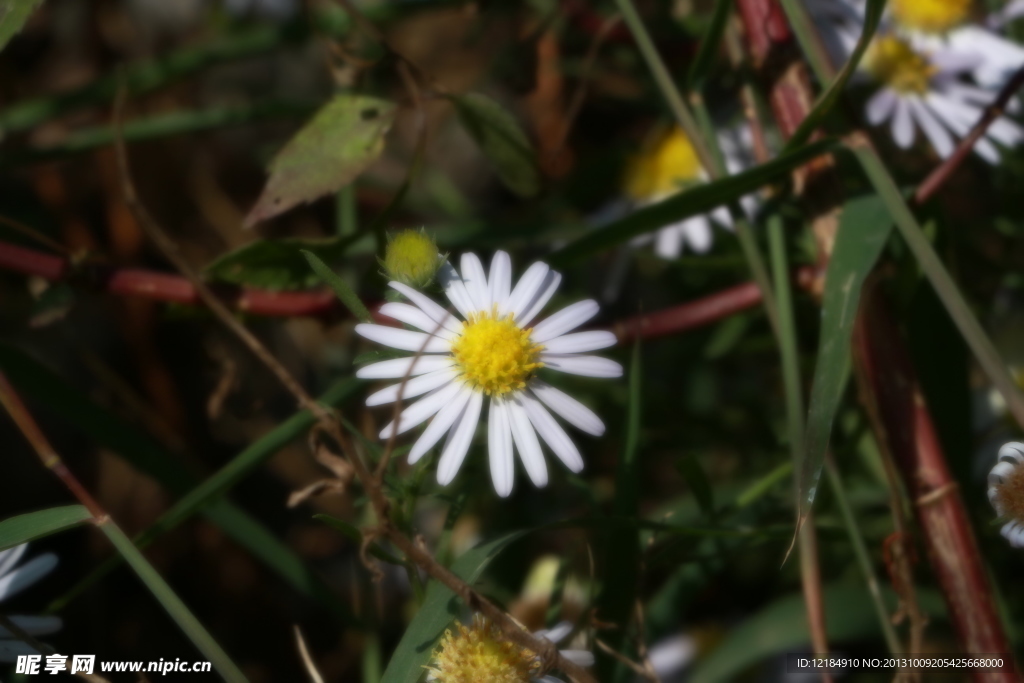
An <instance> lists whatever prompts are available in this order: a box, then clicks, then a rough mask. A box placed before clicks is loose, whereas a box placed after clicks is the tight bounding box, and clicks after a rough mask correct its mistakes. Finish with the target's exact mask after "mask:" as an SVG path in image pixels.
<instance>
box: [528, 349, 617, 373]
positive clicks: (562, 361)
mask: <svg viewBox="0 0 1024 683" xmlns="http://www.w3.org/2000/svg"><path fill="white" fill-rule="evenodd" d="M540 359H541V361H542V362H543V363H544V366H545V367H548V368H551V369H552V370H557V371H559V372H565V373H567V374H570V375H583V376H584V377H606V378H614V377H622V366H621V365H619V364H618V363H616V362H615V361H613V360H612V359H610V358H602V357H601V356H558V355H555V354H547V353H542V354H540Z"/></svg>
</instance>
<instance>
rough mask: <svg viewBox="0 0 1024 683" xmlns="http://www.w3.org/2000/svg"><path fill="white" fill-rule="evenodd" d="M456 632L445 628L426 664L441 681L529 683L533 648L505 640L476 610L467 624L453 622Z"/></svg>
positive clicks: (448, 682) (451, 682)
mask: <svg viewBox="0 0 1024 683" xmlns="http://www.w3.org/2000/svg"><path fill="white" fill-rule="evenodd" d="M455 626H456V627H457V629H458V633H455V634H453V633H452V631H451V630H447V631H445V632H444V637H443V638H442V639H441V643H440V644H439V645H438V648H437V650H435V651H434V659H433V661H432V662H431V664H432V666H428V667H426V669H427V671H429V672H430V673H432V674H433V675H434V679H435V680H437V681H440V682H441V683H484V682H485V681H486V683H529V682H530V676H531V674H533V673H535V672H536V669H537V658H536V657H535V656H534V654H533V652H531V651H529V650H527V649H525V648H522V647H520V646H518V645H516V644H515V643H512V642H509V641H508V640H506V639H505V638H504V637H503V636H502V634H501V631H499V630H498V629H497V627H495V626H494V625H493V624H491V623H490V622H489V621H487V620H486V619H484V618H483V617H482V616H480V615H479V614H478V615H476V617H475V618H474V619H473V625H472V627H470V628H467V627H465V626H463V625H462V624H460V623H456V624H455Z"/></svg>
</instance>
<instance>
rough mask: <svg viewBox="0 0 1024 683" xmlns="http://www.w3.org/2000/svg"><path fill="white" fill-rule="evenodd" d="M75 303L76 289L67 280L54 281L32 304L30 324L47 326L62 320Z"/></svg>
mask: <svg viewBox="0 0 1024 683" xmlns="http://www.w3.org/2000/svg"><path fill="white" fill-rule="evenodd" d="M74 305H75V289H74V287H72V286H71V285H69V284H68V283H66V282H53V283H50V285H49V286H48V287H47V288H46V289H45V290H44V291H43V293H42V294H40V295H39V298H38V299H36V301H35V303H34V304H32V312H31V314H30V316H29V321H28V326H29V327H32V328H39V327H46V326H47V325H50V324H52V323H55V322H57V321H59V320H62V319H63V318H64V316H66V315H67V314H68V312H70V311H71V308H72V307H73V306H74Z"/></svg>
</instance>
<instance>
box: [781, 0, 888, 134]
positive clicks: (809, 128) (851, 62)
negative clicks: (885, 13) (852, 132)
mask: <svg viewBox="0 0 1024 683" xmlns="http://www.w3.org/2000/svg"><path fill="white" fill-rule="evenodd" d="M883 9H885V0H868V2H867V7H866V8H865V12H864V29H863V30H862V31H861V34H860V39H859V40H858V41H857V45H856V46H855V47H854V49H853V52H852V53H851V54H850V58H849V59H847V60H846V64H844V65H843V68H842V70H841V71H840V72H839V73H838V74H837V75H836V77H835V80H833V81H832V83H831V84H830V85H829V86H828V88H827V89H826V90H825V92H823V93H822V94H821V96H820V97H819V98H818V101H817V103H815V105H814V109H812V110H811V113H810V114H808V115H807V117H806V118H805V119H804V120H803V122H801V124H800V127H799V128H797V129H796V132H795V133H793V137H791V138H790V139H789V141H788V142H787V143H786V147H785V150H792V149H796V148H797V147H799V146H800V145H802V144H804V143H805V142H807V141H808V140H809V139H810V138H811V135H812V134H813V133H814V131H815V130H817V129H818V126H820V125H821V123H822V121H824V120H825V116H826V115H827V114H828V112H829V111H830V110H831V109H832V107H833V106H835V104H836V102H838V101H839V96H840V95H841V94H842V92H843V88H845V87H846V83H847V82H848V81H849V80H850V76H852V75H853V72H854V71H856V70H857V65H858V64H860V60H861V58H862V57H863V56H864V52H865V51H866V50H867V49H868V45H870V44H871V39H872V38H873V37H874V35H875V30H876V29H877V28H878V22H879V21H880V20H881V18H882V10H883Z"/></svg>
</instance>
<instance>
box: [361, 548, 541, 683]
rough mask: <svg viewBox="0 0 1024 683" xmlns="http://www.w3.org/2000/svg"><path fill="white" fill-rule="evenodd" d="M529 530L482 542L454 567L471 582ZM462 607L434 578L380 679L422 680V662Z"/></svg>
mask: <svg viewBox="0 0 1024 683" xmlns="http://www.w3.org/2000/svg"><path fill="white" fill-rule="evenodd" d="M527 533H528V530H523V531H513V532H511V533H508V534H505V535H504V536H500V537H498V538H496V539H494V540H493V541H488V542H486V543H481V544H480V545H478V546H477V547H475V548H473V549H472V550H469V551H467V552H465V553H463V554H462V555H461V556H460V557H459V558H458V559H457V560H455V562H454V563H452V566H451V570H452V571H453V572H454V573H455V574H456V575H457V576H458V577H459V578H461V579H463V580H464V581H466V582H467V583H469V584H472V583H473V582H474V581H476V580H477V579H478V578H480V575H481V574H482V573H483V571H484V569H486V568H487V565H488V563H490V561H491V560H493V559H494V558H495V557H496V556H497V555H498V553H500V552H501V551H502V550H504V549H505V548H506V547H507V546H508V545H509V544H510V543H512V541H515V540H517V539H518V538H520V537H522V536H524V535H525V534H527ZM463 609H464V607H463V606H462V605H460V604H459V601H458V599H457V598H456V597H455V594H454V593H453V592H452V591H450V590H448V589H447V588H445V587H444V586H442V585H441V584H440V583H438V582H437V581H432V582H431V583H430V586H429V587H428V588H427V595H426V597H425V598H424V599H423V605H422V606H421V607H420V609H419V611H418V612H417V613H416V616H415V617H414V618H413V620H412V623H410V624H409V627H408V628H407V629H405V635H403V636H402V640H401V642H399V643H398V647H397V648H395V652H394V654H392V655H391V661H390V662H388V668H387V669H386V670H385V671H384V677H383V678H382V679H381V683H416V681H418V680H420V677H421V676H422V675H423V666H424V665H425V664H426V663H427V661H428V660H429V659H430V655H431V653H432V652H433V650H434V645H435V643H437V640H438V638H440V637H441V636H442V635H443V634H444V630H445V629H446V628H448V627H449V626H450V625H451V623H452V621H453V620H454V619H456V618H457V617H459V616H461V613H462V611H463Z"/></svg>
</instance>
